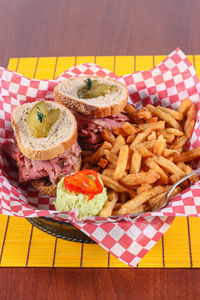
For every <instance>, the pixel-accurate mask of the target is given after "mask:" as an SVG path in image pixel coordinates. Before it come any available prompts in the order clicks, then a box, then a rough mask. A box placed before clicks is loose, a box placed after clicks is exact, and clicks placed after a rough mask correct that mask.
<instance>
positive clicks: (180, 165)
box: [177, 162, 199, 182]
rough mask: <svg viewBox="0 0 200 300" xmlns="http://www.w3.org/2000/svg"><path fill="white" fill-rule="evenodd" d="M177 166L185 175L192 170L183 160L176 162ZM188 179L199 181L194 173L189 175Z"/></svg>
mask: <svg viewBox="0 0 200 300" xmlns="http://www.w3.org/2000/svg"><path fill="white" fill-rule="evenodd" d="M177 166H178V167H179V168H180V169H182V170H183V171H184V172H185V175H189V174H190V173H192V172H193V170H192V168H191V167H190V166H189V165H186V164H185V163H183V162H178V163H177ZM190 180H191V181H194V182H197V181H199V177H198V175H197V174H196V175H193V176H191V177H190Z"/></svg>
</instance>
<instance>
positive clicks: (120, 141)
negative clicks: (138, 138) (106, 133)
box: [111, 135, 125, 155]
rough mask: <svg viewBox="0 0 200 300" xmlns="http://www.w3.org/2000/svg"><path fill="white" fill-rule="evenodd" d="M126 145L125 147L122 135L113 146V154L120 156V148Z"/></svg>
mask: <svg viewBox="0 0 200 300" xmlns="http://www.w3.org/2000/svg"><path fill="white" fill-rule="evenodd" d="M124 145H125V139H124V137H123V136H121V135H119V136H117V137H116V139H115V142H114V144H113V147H112V149H111V153H113V154H116V155H118V154H119V150H120V148H121V147H122V146H124Z"/></svg>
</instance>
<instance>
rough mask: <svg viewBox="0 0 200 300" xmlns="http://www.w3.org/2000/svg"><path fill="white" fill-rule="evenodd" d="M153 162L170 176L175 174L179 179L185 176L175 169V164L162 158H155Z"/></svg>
mask: <svg viewBox="0 0 200 300" xmlns="http://www.w3.org/2000/svg"><path fill="white" fill-rule="evenodd" d="M154 160H155V162H156V163H157V164H159V165H160V166H161V167H163V168H165V169H167V170H169V171H170V172H171V173H172V174H177V175H179V176H180V177H183V176H184V175H185V174H184V172H183V171H182V170H181V169H180V168H179V167H177V165H175V163H173V162H172V161H170V160H169V159H167V158H165V157H163V156H155V157H154Z"/></svg>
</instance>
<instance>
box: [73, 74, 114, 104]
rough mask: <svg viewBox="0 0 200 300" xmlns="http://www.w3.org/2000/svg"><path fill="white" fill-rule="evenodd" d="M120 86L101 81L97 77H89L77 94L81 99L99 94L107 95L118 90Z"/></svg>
mask: <svg viewBox="0 0 200 300" xmlns="http://www.w3.org/2000/svg"><path fill="white" fill-rule="evenodd" d="M117 91H118V87H117V86H116V85H114V84H106V83H99V81H98V80H97V79H94V80H92V79H90V78H87V80H85V85H84V86H82V87H80V88H79V89H78V91H77V95H78V97H79V98H81V99H89V98H97V97H99V96H103V97H104V96H105V95H106V94H108V93H113V92H117Z"/></svg>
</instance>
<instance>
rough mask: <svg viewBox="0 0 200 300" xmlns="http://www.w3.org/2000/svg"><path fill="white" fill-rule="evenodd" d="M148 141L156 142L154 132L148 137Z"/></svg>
mask: <svg viewBox="0 0 200 300" xmlns="http://www.w3.org/2000/svg"><path fill="white" fill-rule="evenodd" d="M147 140H148V141H154V140H156V133H155V131H153V132H152V133H151V134H150V135H149V136H148V137H147Z"/></svg>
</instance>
